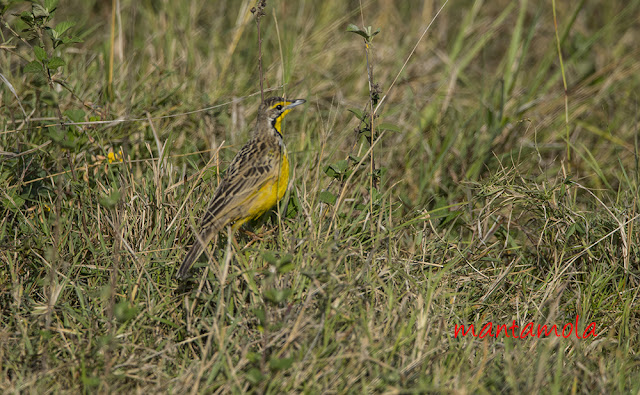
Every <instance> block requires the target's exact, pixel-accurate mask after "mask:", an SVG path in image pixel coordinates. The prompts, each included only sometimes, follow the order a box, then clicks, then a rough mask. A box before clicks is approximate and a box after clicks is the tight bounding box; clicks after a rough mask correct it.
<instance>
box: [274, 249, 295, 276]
mask: <svg viewBox="0 0 640 395" xmlns="http://www.w3.org/2000/svg"><path fill="white" fill-rule="evenodd" d="M293 267H294V265H293V255H291V254H284V255H283V256H282V257H281V258H280V259H279V260H278V263H276V269H277V270H278V273H279V274H284V273H288V272H290V271H291V270H293Z"/></svg>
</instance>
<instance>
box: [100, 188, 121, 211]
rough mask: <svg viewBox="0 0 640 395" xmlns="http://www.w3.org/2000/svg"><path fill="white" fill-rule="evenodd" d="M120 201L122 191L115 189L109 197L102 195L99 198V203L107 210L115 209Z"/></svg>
mask: <svg viewBox="0 0 640 395" xmlns="http://www.w3.org/2000/svg"><path fill="white" fill-rule="evenodd" d="M119 201H120V191H119V190H117V189H114V190H113V191H111V193H110V194H108V195H102V196H100V198H98V203H100V204H101V205H103V206H104V207H106V208H114V207H115V206H116V204H118V202H119Z"/></svg>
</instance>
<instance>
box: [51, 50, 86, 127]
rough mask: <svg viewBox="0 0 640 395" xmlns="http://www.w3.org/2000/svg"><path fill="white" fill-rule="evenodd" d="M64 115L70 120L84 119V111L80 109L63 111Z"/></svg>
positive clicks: (79, 120)
mask: <svg viewBox="0 0 640 395" xmlns="http://www.w3.org/2000/svg"><path fill="white" fill-rule="evenodd" d="M52 60H53V59H52ZM64 115H66V116H67V118H69V119H70V120H71V122H82V121H84V111H82V110H80V109H75V110H73V109H72V110H66V111H65V112H64Z"/></svg>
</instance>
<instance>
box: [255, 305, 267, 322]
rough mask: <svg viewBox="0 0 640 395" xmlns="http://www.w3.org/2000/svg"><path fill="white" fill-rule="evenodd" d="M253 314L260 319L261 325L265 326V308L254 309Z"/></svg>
mask: <svg viewBox="0 0 640 395" xmlns="http://www.w3.org/2000/svg"><path fill="white" fill-rule="evenodd" d="M253 314H254V315H255V316H256V318H257V319H258V321H260V325H263V326H264V324H265V322H266V321H267V314H266V313H265V312H264V309H253Z"/></svg>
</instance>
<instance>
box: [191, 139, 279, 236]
mask: <svg viewBox="0 0 640 395" xmlns="http://www.w3.org/2000/svg"><path fill="white" fill-rule="evenodd" d="M278 158H279V152H277V151H276V149H274V148H273V147H268V146H266V145H265V144H246V145H245V146H244V147H243V148H242V149H241V150H240V151H239V152H238V154H237V155H236V156H235V158H234V159H233V161H232V162H231V164H230V165H229V168H228V169H227V172H226V174H225V176H224V178H223V180H222V182H220V185H219V186H218V188H217V189H216V192H215V194H214V198H213V199H212V201H211V203H210V204H209V208H208V209H207V211H206V213H205V216H204V218H203V220H202V223H203V225H205V224H207V223H209V222H212V221H214V222H219V219H220V218H227V221H234V220H237V219H238V218H234V217H236V216H238V215H241V213H239V212H238V208H239V206H240V205H241V204H242V203H243V202H245V201H247V200H249V199H250V198H251V196H252V195H253V194H255V193H256V192H257V191H258V190H259V189H260V188H261V187H262V186H264V185H265V184H266V183H267V182H269V180H271V179H273V178H274V177H277V171H278Z"/></svg>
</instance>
